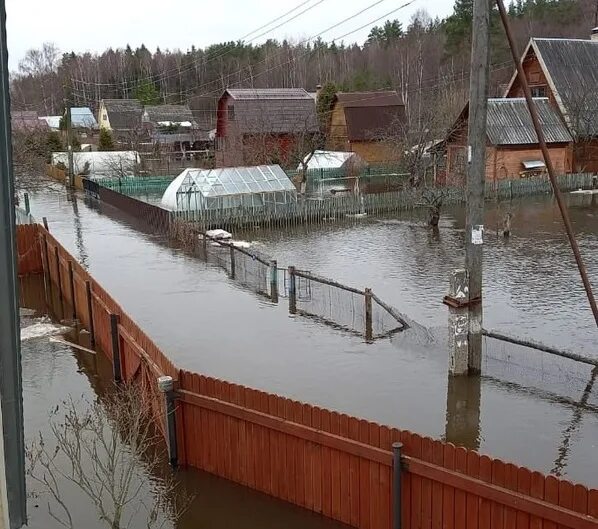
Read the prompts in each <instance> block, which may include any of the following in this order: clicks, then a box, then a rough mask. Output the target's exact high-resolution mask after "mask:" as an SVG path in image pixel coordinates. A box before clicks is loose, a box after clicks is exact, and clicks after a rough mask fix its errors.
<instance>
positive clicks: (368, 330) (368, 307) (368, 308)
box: [364, 288, 374, 343]
mask: <svg viewBox="0 0 598 529" xmlns="http://www.w3.org/2000/svg"><path fill="white" fill-rule="evenodd" d="M364 300H365V341H366V342H368V343H370V342H373V341H374V330H373V329H372V290H371V289H370V288H366V289H365V296H364Z"/></svg>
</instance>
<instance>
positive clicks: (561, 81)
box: [506, 38, 598, 136]
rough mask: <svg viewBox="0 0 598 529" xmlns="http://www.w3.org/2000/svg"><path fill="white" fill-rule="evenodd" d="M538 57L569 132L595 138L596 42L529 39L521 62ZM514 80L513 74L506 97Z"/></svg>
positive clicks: (597, 109)
mask: <svg viewBox="0 0 598 529" xmlns="http://www.w3.org/2000/svg"><path fill="white" fill-rule="evenodd" d="M532 51H533V53H534V54H535V55H536V57H537V58H538V61H539V62H540V65H541V66H542V69H543V71H544V74H545V76H546V78H547V80H548V84H549V86H550V88H551V90H552V92H553V94H554V96H555V99H556V102H557V104H558V106H559V109H560V111H561V113H562V114H563V116H564V118H565V120H566V121H567V124H568V125H569V128H570V130H572V131H573V132H575V133H577V134H579V135H580V136H597V135H598V89H597V88H596V87H598V41H596V40H581V39H538V38H534V39H531V40H530V42H529V44H528V46H527V48H526V50H525V53H524V54H523V59H525V58H527V57H528V56H529V54H530V53H531V52H532ZM516 79H517V73H516V72H515V74H514V75H513V77H512V79H511V82H510V83H509V85H508V88H507V90H506V94H508V92H509V91H510V89H511V87H512V86H513V84H514V83H515V81H516Z"/></svg>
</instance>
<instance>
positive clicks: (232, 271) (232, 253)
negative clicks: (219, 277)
mask: <svg viewBox="0 0 598 529" xmlns="http://www.w3.org/2000/svg"><path fill="white" fill-rule="evenodd" d="M228 248H229V250H230V277H231V279H235V275H236V270H235V268H236V267H235V246H234V245H233V244H229V246H228Z"/></svg>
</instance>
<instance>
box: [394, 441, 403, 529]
mask: <svg viewBox="0 0 598 529" xmlns="http://www.w3.org/2000/svg"><path fill="white" fill-rule="evenodd" d="M401 448H403V444H402V443H393V445H392V529H401V470H402V469H401Z"/></svg>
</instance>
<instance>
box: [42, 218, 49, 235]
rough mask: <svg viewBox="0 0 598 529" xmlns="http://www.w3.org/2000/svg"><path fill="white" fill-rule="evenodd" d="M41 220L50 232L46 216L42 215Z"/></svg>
mask: <svg viewBox="0 0 598 529" xmlns="http://www.w3.org/2000/svg"><path fill="white" fill-rule="evenodd" d="M42 222H43V223H44V228H45V229H46V231H47V232H48V233H50V228H48V219H47V218H46V217H42Z"/></svg>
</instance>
